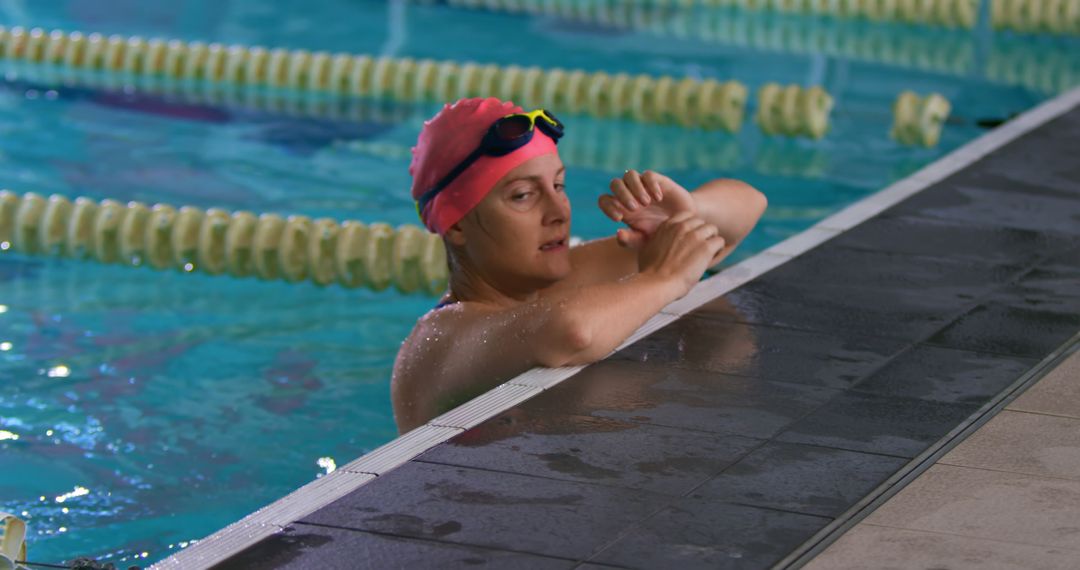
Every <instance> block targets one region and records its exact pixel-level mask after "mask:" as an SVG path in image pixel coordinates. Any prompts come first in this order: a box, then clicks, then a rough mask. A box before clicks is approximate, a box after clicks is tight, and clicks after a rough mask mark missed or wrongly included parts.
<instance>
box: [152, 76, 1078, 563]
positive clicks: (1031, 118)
mask: <svg viewBox="0 0 1080 570" xmlns="http://www.w3.org/2000/svg"><path fill="white" fill-rule="evenodd" d="M1077 104H1080V87H1075V88H1073V89H1071V90H1069V91H1066V92H1065V93H1062V94H1061V95H1058V96H1057V97H1055V98H1053V99H1050V100H1048V101H1044V102H1043V103H1041V104H1039V105H1037V106H1036V107H1034V108H1032V109H1029V110H1027V111H1025V112H1024V113H1022V114H1021V115H1019V116H1018V117H1016V118H1014V119H1012V120H1010V121H1008V122H1006V123H1005V124H1003V125H1002V126H1000V127H998V128H996V129H994V130H992V131H991V132H989V133H986V134H984V135H983V136H981V137H979V138H977V139H975V140H973V141H969V142H968V143H966V144H964V145H963V146H961V147H960V148H958V149H956V150H954V151H952V152H950V153H949V154H947V155H945V156H943V157H941V158H939V159H938V160H936V161H934V162H932V163H930V164H929V165H927V166H924V167H923V168H921V169H919V170H918V171H916V172H914V173H913V174H911V175H910V176H907V177H905V178H903V179H901V180H899V181H897V182H895V183H893V184H891V185H890V186H888V187H886V188H885V189H883V190H880V191H877V192H875V193H873V194H871V195H870V196H868V197H866V198H864V199H862V200H860V201H858V202H855V203H854V204H851V205H849V206H848V207H846V208H844V209H843V210H841V211H840V212H838V213H836V214H833V215H832V216H829V217H827V218H825V219H824V220H822V221H820V222H818V223H817V224H815V225H813V226H811V227H810V228H808V229H807V230H804V231H803V232H800V233H799V234H796V235H794V236H792V237H790V238H788V239H786V240H784V241H783V242H780V243H778V244H775V245H773V246H772V247H770V248H768V249H766V250H764V251H762V252H760V253H758V254H756V255H754V256H751V257H749V258H747V259H745V260H743V261H741V262H739V263H738V264H736V265H733V266H731V267H729V268H727V269H725V270H722V271H721V272H720V273H718V274H716V275H714V276H712V277H710V278H708V279H705V280H703V281H701V282H700V283H698V285H696V286H695V287H694V288H693V289H691V291H690V293H688V294H687V295H686V296H684V297H683V298H682V299H679V300H677V301H675V302H673V303H672V304H671V305H668V307H665V308H664V309H663V310H661V312H660V313H659V314H658V315H657V317H659V316H660V315H663V314H666V315H669V316H675V317H681V316H682V315H685V314H686V313H688V312H690V311H692V310H694V309H696V308H697V307H699V306H701V305H703V304H705V303H707V302H709V301H712V300H714V299H716V298H717V297H719V296H721V295H723V294H725V293H727V292H730V291H731V290H733V289H735V288H737V287H740V286H742V285H744V284H746V283H748V282H750V281H752V280H753V279H755V278H757V277H759V276H760V275H762V274H764V273H766V272H768V271H770V270H772V269H775V268H776V267H778V266H780V265H783V264H784V263H787V262H788V261H791V260H792V259H795V258H796V257H798V256H800V255H802V254H804V253H806V252H807V251H809V250H810V249H812V248H813V247H816V246H817V245H820V244H821V243H823V242H824V241H827V240H816V239H807V237H806V236H808V235H812V234H813V233H821V232H822V230H824V233H826V234H828V233H830V232H835V235H842V234H843V233H844V232H846V231H847V230H849V229H851V228H853V227H856V226H857V225H858V224H860V223H862V222H864V221H866V220H868V219H870V218H872V217H874V216H876V215H878V214H880V213H881V212H882V211H884V210H885V209H887V208H889V207H891V206H893V205H895V204H896V203H899V202H900V201H902V200H904V199H906V198H909V197H911V196H913V195H915V194H917V193H919V192H921V191H923V190H925V189H926V188H928V187H930V186H932V185H934V184H935V183H937V182H938V181H940V180H942V179H944V178H945V177H947V176H949V175H951V174H953V173H955V172H958V171H959V170H961V169H963V168H966V167H967V166H969V165H971V164H973V163H975V162H977V161H979V160H980V159H982V158H983V157H984V156H986V155H987V154H989V153H990V152H993V151H995V150H997V149H998V148H1001V147H1003V146H1005V145H1006V144H1008V143H1011V142H1012V141H1014V140H1016V139H1017V138H1019V137H1021V136H1023V135H1025V134H1027V133H1028V132H1030V131H1032V130H1034V129H1036V128H1038V127H1040V126H1042V125H1043V124H1046V123H1048V122H1049V121H1051V120H1053V119H1055V118H1057V117H1058V116H1060V115H1062V114H1064V113H1066V112H1067V111H1069V110H1070V109H1072V108H1073V107H1074V106H1076V105H1077ZM844 216H847V217H849V218H852V219H851V220H849V221H848V223H847V224H846V225H845V224H839V225H832V224H836V221H837V220H843V217H844ZM835 235H833V236H830V237H835ZM797 240H801V241H802V242H808V243H801V244H799V245H797V246H791V244H792V243H793V242H794V243H798V241H797ZM785 244H786V246H788V247H791V249H790V250H788V251H790V252H791V253H790V254H778V253H776V252H777V251H783V250H784V246H785ZM762 265H763V266H762ZM703 294H704V295H703ZM702 296H707V298H705V299H701V297H702ZM688 298H689V300H688ZM672 306H675V307H677V308H676V309H675V310H673V311H670V310H668V309H670V307H672ZM655 318H656V317H654V319H655ZM650 321H652V319H650ZM647 324H648V323H647ZM637 335H638V333H634V335H631V339H635V340H636V339H637ZM629 340H630V339H628V341H629ZM581 368H582V367H573V368H559V369H533V370H530V371H528V372H525V373H523V374H521V375H519V376H517V377H515V378H512V379H510V380H509V381H507V382H506V383H504V384H502V385H500V387H502V386H505V385H506V384H511V383H515V381H517V380H518V379H520V378H522V377H523V376H526V375H532V376H533V377H539V379H540V380H542V381H544V385H543V386H542V387H540V390H541V391H543V390H547V389H548V388H551V387H553V386H556V385H558V384H559V383H561V382H562V381H564V380H566V379H567V378H569V377H570V376H573V375H574V374H576V373H577V371H579V370H580V369H581ZM515 385H518V386H520V385H521V384H515ZM532 385H533V386H535V384H532ZM497 389H498V387H497V388H496V389H495V390H497ZM492 391H494V390H492ZM490 393H491V392H490V391H489V392H488V393H486V394H485V395H483V396H480V397H478V398H475V399H474V400H471V401H469V402H466V403H465V404H463V405H461V406H459V407H458V408H455V409H454V410H451V411H450V412H448V413H447V414H457V415H462V416H468V417H470V418H471V419H474V420H476V421H477V423H479V422H483V421H485V420H486V419H489V418H491V417H493V416H495V415H496V414H498V413H500V412H502V411H503V409H496V408H493V407H487V408H486V409H483V408H484V406H483V404H485V403H486V402H482V403H481V405H480V406H476V405H474V402H476V401H477V400H482V399H483V398H484V396H486V395H487V394H490ZM436 419H438V418H436ZM464 429H466V428H450V427H436V426H433V425H431V424H430V423H428V424H425V425H423V426H420V427H418V428H416V429H414V430H412V431H411V432H409V433H407V434H404V435H402V436H400V437H398V438H396V439H394V440H392V441H390V442H388V443H387V444H385V445H383V446H380V447H379V448H377V449H376V450H374V451H372V452H371V453H369V454H367V455H365V456H361V457H360V458H357V459H355V460H353V461H352V462H350V465H352V464H357V463H361V462H363V461H364V459H365V458H366V457H367V456H368V455H371V454H372V453H375V452H381V454H382V456H381V457H380V458H379V459H380V460H381V463H380V464H379V466H380V467H383V469H382V470H380V471H379V472H377V473H376V472H365V473H371V474H372V475H374V477H371V478H368V479H364V480H358V481H355V482H353V484H351V485H345V486H342V487H340V488H337V489H334V490H333V491H332V492H331V493H327V494H325V495H323V496H322V497H321V498H320V499H321V500H320V501H319V502H318V503H321V504H318V503H309V505H311V506H312V511H314V510H316V509H318V508H321V507H322V506H325V505H326V504H329V503H330V502H333V501H334V500H337V499H338V498H341V497H343V496H345V495H348V494H350V493H352V492H353V491H355V490H356V489H358V488H360V487H361V486H363V485H365V484H367V483H368V482H370V481H371V480H373V479H375V478H377V477H378V476H381V475H383V474H385V473H387V472H389V471H391V470H392V469H394V468H395V467H398V466H400V465H402V464H404V463H405V462H407V461H409V460H410V459H412V458H413V457H416V456H417V455H419V454H421V453H423V452H424V451H427V450H428V449H431V448H432V447H435V446H436V445H440V444H442V443H444V442H446V441H448V440H449V439H450V438H451V437H453V436H454V435H457V434H458V433H461V431H464ZM422 430H430V431H442V430H453V433H441V434H431V436H429V437H428V438H422V439H423V440H424V442H423V445H420V446H417V445H402V444H400V442H401V441H402V440H403V439H404V438H408V437H409V436H410V435H414V432H418V431H422ZM421 435H423V434H421ZM432 436H433V437H432ZM413 439H421V438H417V437H414V438H413ZM317 481H318V480H316V481H313V482H309V483H307V484H306V485H304V486H302V487H300V488H299V489H297V490H296V491H293V493H290V495H287V496H286V497H283V498H281V499H278V500H276V501H274V502H273V503H271V504H269V505H267V506H265V507H263V508H262V509H259V510H258V511H256V513H253V514H252V515H248V516H247V517H244V518H243V519H241V520H239V521H237V522H234V523H232V524H230V525H228V526H226V527H225V528H223V529H221V530H219V531H217V532H215V533H213V534H211V535H210V536H208V537H206V538H204V539H202V540H199V541H197V542H195V544H193V545H191V546H189V547H187V548H185V549H184V550H181V551H180V552H177V553H174V554H172V555H171V556H169V557H168V558H166V559H164V560H161V561H159V562H157V563H155V564H153V565H152V566H150V569H151V570H153V569H163V568H167V567H174V568H184V569H185V570H186V569H188V568H196V567H197V568H207V567H210V566H213V565H214V564H217V563H219V562H222V561H224V560H225V559H227V558H228V557H230V556H232V555H234V554H236V553H238V552H240V551H241V550H244V549H245V548H247V547H249V546H252V545H254V544H256V543H257V542H260V541H261V540H262V539H264V538H266V536H259V535H256V537H251V538H248V539H245V538H243V537H237V536H235V535H236V534H238V533H240V532H243V531H244V530H247V529H248V528H250V527H251V526H252V525H251V524H244V521H245V520H250V519H251V517H253V516H254V514H257V513H261V514H262V516H263V517H269V518H273V517H274V515H275V514H276V513H278V512H283V511H285V510H286V509H292V510H296V509H297V507H296V506H295V505H294V504H293V502H295V501H296V499H294V500H293V501H287V500H286V498H287V497H291V496H296V498H297V499H301V498H305V497H307V495H308V494H309V493H308V492H306V491H305V489H308V488H309V487H310V486H311V485H313V484H314V483H315V482H317ZM323 500H325V501H326V502H322V501H323ZM301 502H302V501H301ZM288 522H293V521H288ZM285 524H286V525H287V524H288V523H285ZM274 526H278V528H279V530H280V528H281V527H280V526H279V525H274ZM830 526H831V525H830ZM826 528H827V529H828V528H829V527H826ZM275 532H277V531H275ZM815 536H816V535H815ZM811 540H813V539H811ZM789 558H791V555H789V556H788V557H787V558H785V559H784V560H782V561H781V563H783V562H784V561H787V560H788V559H789Z"/></svg>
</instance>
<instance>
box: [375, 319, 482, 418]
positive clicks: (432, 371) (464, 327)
mask: <svg viewBox="0 0 1080 570" xmlns="http://www.w3.org/2000/svg"><path fill="white" fill-rule="evenodd" d="M485 312H486V309H484V308H483V307H479V306H476V305H475V304H474V303H456V304H454V305H450V306H447V307H444V308H441V309H436V310H432V311H429V312H428V313H427V314H425V315H424V316H423V317H420V319H418V320H417V322H416V326H414V327H413V330H412V332H411V333H409V336H408V337H406V338H405V340H404V341H403V342H402V343H401V348H400V349H398V354H397V358H396V360H395V361H394V370H393V374H392V377H391V383H390V396H391V400H392V403H393V406H394V416H395V418H396V420H397V423H398V426H399V428H400V429H401V431H402V432H404V431H407V429H411V427H413V426H415V425H418V424H419V423H422V422H423V421H425V420H426V419H427V418H430V417H432V416H434V415H435V414H436V411H435V409H436V408H437V407H438V406H439V403H440V401H441V399H444V398H443V392H444V391H445V390H446V388H447V386H446V382H445V379H446V377H447V375H448V373H450V372H452V369H453V368H454V367H455V362H457V361H458V360H460V359H461V357H462V356H467V355H462V354H461V352H462V351H468V350H471V347H472V342H471V341H470V340H469V339H470V338H471V337H472V336H473V335H472V332H473V330H474V329H475V328H476V326H477V324H476V323H477V321H478V320H479V319H480V318H482V315H483V314H485Z"/></svg>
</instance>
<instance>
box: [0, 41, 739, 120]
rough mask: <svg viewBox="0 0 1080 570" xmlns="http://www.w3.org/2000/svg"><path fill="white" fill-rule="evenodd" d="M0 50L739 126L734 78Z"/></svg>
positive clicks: (71, 61) (292, 54)
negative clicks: (499, 99)
mask: <svg viewBox="0 0 1080 570" xmlns="http://www.w3.org/2000/svg"><path fill="white" fill-rule="evenodd" d="M0 59H13V60H23V61H29V62H34V63H40V64H52V65H65V66H68V67H73V68H83V69H91V70H105V71H112V72H121V73H125V74H128V75H141V74H151V75H159V76H165V77H174V78H182V79H187V80H200V81H211V82H228V83H232V84H244V85H251V86H265V87H280V88H290V89H297V90H311V91H320V92H329V93H341V94H348V95H356V96H370V97H375V98H392V99H398V100H406V101H428V100H439V101H453V100H456V99H458V98H460V97H472V96H487V95H492V96H496V97H499V98H501V99H509V100H513V101H515V102H518V103H519V104H522V105H525V106H547V107H550V108H557V109H565V110H566V111H567V112H569V113H570V114H578V113H580V114H588V115H593V116H597V117H628V118H633V119H634V120H638V121H642V122H651V123H661V124H679V125H683V126H688V127H689V126H694V127H700V128H703V129H723V130H727V131H731V132H734V131H737V130H739V128H740V127H741V125H742V118H743V114H744V111H745V103H746V96H747V92H746V87H745V86H744V85H742V84H741V83H739V82H737V81H727V82H719V81H717V80H715V79H703V80H702V79H694V78H690V77H684V78H676V77H671V76H660V77H653V76H649V75H645V74H638V75H630V74H628V73H615V74H608V73H605V72H603V71H596V72H588V71H583V70H579V69H560V68H553V69H542V68H539V67H520V66H516V65H510V66H505V67H503V66H498V65H484V64H479V63H474V62H464V63H457V62H454V61H435V60H431V59H422V60H414V59H412V58H408V57H404V58H389V57H371V56H369V55H352V54H346V53H339V54H331V53H328V52H309V51H307V50H302V49H298V50H285V49H281V48H275V49H267V48H263V47H259V46H255V47H249V46H243V45H231V46H226V45H223V44H218V43H211V44H205V43H202V42H198V41H195V42H184V41H180V40H163V39H150V40H145V39H143V38H140V37H137V36H132V37H124V36H119V35H113V36H109V37H105V36H103V35H101V34H97V33H91V34H83V33H81V32H71V33H67V32H64V31H62V30H53V31H50V32H46V31H45V30H43V29H41V28H33V29H30V30H27V29H25V28H21V27H14V28H11V29H7V28H4V27H0Z"/></svg>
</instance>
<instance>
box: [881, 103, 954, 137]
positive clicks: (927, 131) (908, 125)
mask: <svg viewBox="0 0 1080 570" xmlns="http://www.w3.org/2000/svg"><path fill="white" fill-rule="evenodd" d="M951 110H952V105H950V104H949V101H948V100H947V99H945V97H942V96H941V95H939V94H937V93H931V94H930V95H927V96H926V97H919V96H918V95H917V94H915V93H914V92H912V91H904V92H902V93H900V95H899V96H897V98H896V101H895V102H894V103H893V126H892V130H891V131H890V133H889V135H890V136H891V137H893V138H894V139H896V140H897V142H899V143H900V144H904V145H921V146H925V147H928V148H929V147H933V146H937V144H938V141H940V140H941V130H942V128H943V126H944V124H945V119H947V118H948V117H949V112H950V111H951Z"/></svg>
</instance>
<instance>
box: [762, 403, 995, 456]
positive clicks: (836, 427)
mask: <svg viewBox="0 0 1080 570" xmlns="http://www.w3.org/2000/svg"><path fill="white" fill-rule="evenodd" d="M978 409H979V407H978V406H970V405H964V404H952V403H946V402H932V401H929V400H918V399H914V398H899V397H895V396H877V395H874V394H861V393H857V392H848V393H844V394H841V395H839V396H837V397H836V398H834V399H833V400H832V401H830V402H829V403H827V404H825V405H824V406H822V407H820V408H818V409H817V410H815V411H814V412H812V413H811V414H810V415H808V416H807V417H806V418H804V419H802V420H801V421H799V422H797V423H795V424H794V425H792V426H791V427H790V428H789V429H788V430H787V431H785V432H784V433H782V434H780V435H779V436H778V437H777V440H779V441H787V442H791V443H809V444H812V445H821V446H826V447H837V448H840V449H850V450H854V451H867V452H870V453H884V454H887V455H897V456H902V457H914V456H916V455H918V454H919V453H921V452H922V451H923V450H924V449H926V448H927V447H929V446H930V445H931V444H933V443H934V442H936V441H938V440H939V439H941V438H942V437H944V436H945V434H947V433H948V432H949V431H950V430H952V429H953V428H955V427H956V426H957V425H959V424H960V422H962V421H964V420H965V419H967V418H968V417H969V416H971V415H972V414H973V413H975V411H976V410H978Z"/></svg>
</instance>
